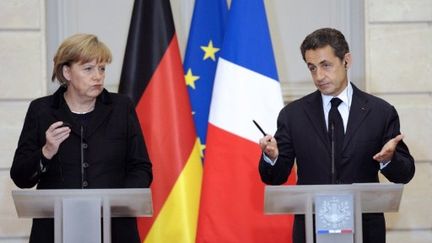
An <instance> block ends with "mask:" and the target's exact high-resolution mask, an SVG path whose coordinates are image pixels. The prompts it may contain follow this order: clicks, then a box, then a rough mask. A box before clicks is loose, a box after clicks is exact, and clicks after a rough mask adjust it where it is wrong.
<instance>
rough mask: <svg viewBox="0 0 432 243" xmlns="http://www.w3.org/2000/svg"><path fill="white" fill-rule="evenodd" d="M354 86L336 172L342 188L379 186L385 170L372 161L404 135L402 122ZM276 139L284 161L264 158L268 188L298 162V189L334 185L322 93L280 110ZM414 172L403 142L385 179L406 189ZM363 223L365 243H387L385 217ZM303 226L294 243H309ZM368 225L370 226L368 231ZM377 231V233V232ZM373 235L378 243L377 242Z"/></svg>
mask: <svg viewBox="0 0 432 243" xmlns="http://www.w3.org/2000/svg"><path fill="white" fill-rule="evenodd" d="M352 86H353V96H352V102H351V108H350V113H349V118H348V124H347V129H346V133H345V140H344V144H343V148H342V149H343V151H342V161H341V164H340V166H339V167H338V168H337V170H338V173H337V174H338V176H337V178H336V180H337V183H339V184H351V183H366V182H379V179H378V172H379V171H380V165H379V163H378V162H377V161H375V160H373V158H372V157H373V155H375V154H376V153H378V152H379V151H380V150H381V148H382V147H383V146H384V144H385V143H386V142H387V141H388V140H390V139H392V138H394V137H395V136H397V135H398V134H400V130H399V129H400V127H399V126H400V125H399V117H398V114H397V112H396V110H395V108H394V107H393V106H391V105H390V104H388V103H387V102H385V101H384V100H382V99H380V98H377V97H375V96H372V95H370V94H367V93H365V92H362V91H361V90H359V89H358V88H357V87H355V86H354V85H352ZM275 138H276V140H277V143H278V148H279V157H278V159H277V161H276V164H275V165H274V166H271V165H270V164H268V163H267V162H265V161H264V159H263V158H262V157H261V160H260V163H259V172H260V175H261V179H262V180H263V182H265V183H267V184H271V185H279V184H283V183H284V182H286V181H287V178H288V175H289V174H290V172H291V169H292V167H293V164H294V161H296V165H297V184H299V185H313V184H331V149H330V148H331V146H330V140H329V138H328V135H327V128H326V124H325V118H324V111H323V105H322V98H321V93H320V92H319V91H318V90H317V91H315V92H314V93H311V94H309V95H307V96H305V97H303V98H301V99H299V100H296V101H294V102H292V103H290V104H288V105H287V106H285V107H284V108H283V109H282V110H281V112H280V114H279V117H278V121H277V131H276V134H275ZM414 171H415V167H414V159H413V157H412V156H411V155H410V153H409V150H408V147H407V146H406V145H405V143H404V142H403V141H401V142H399V144H398V146H397V148H396V152H395V154H394V157H393V159H392V161H391V163H390V164H388V165H387V166H386V167H385V168H384V169H383V170H381V173H382V174H383V175H384V176H385V177H386V178H387V179H388V180H390V181H391V182H395V183H407V182H409V181H410V180H411V178H412V177H413V176H414ZM363 218H364V220H363V225H364V226H363V236H364V237H363V240H364V242H384V241H385V222H384V216H383V215H382V214H373V215H365V216H364V217H363ZM303 220H304V219H303V218H302V217H300V216H296V218H295V222H294V234H293V237H294V242H304V222H303ZM365 222H369V223H367V224H366V225H365ZM372 222H373V225H371V223H372ZM375 226H376V227H377V228H376V229H375V230H374V232H372V231H373V228H374V227H375ZM370 235H375V236H376V237H377V238H373V239H372V238H370V237H369V236H370ZM371 237H372V236H371ZM382 240H384V241H382Z"/></svg>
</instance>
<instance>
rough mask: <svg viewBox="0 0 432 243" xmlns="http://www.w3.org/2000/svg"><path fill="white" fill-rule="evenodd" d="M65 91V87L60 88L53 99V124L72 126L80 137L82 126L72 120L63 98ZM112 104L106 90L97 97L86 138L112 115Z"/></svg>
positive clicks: (73, 130)
mask: <svg viewBox="0 0 432 243" xmlns="http://www.w3.org/2000/svg"><path fill="white" fill-rule="evenodd" d="M65 91H66V88H65V87H60V88H59V89H58V90H57V91H56V92H55V93H54V95H53V97H52V108H53V116H54V118H55V120H54V121H53V122H56V121H63V122H67V123H69V124H71V130H72V132H73V133H75V134H76V135H78V136H80V134H81V127H80V124H78V123H76V122H75V121H74V119H73V118H72V116H71V115H70V111H69V108H68V107H67V104H66V102H65V100H64V98H63V93H64V92H65ZM111 103H112V101H111V98H110V94H109V93H108V91H106V90H105V89H104V90H103V91H102V93H101V94H100V95H99V96H98V97H97V100H96V105H95V109H94V111H93V112H94V113H93V114H92V117H91V119H90V122H89V124H88V127H87V130H86V131H85V134H84V136H85V137H86V138H88V137H90V136H91V134H93V132H94V131H95V130H96V129H97V128H98V127H99V126H100V125H101V124H102V122H103V121H104V120H105V118H106V117H107V116H108V115H109V114H110V112H111V110H112V107H111V106H110V105H109V104H111Z"/></svg>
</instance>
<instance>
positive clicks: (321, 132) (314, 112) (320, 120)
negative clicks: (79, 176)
mask: <svg viewBox="0 0 432 243" xmlns="http://www.w3.org/2000/svg"><path fill="white" fill-rule="evenodd" d="M304 111H305V113H306V115H307V116H308V118H309V120H310V122H311V123H312V126H313V128H314V129H315V131H316V133H317V135H318V137H319V138H320V139H321V140H322V142H323V143H324V144H325V145H326V147H327V149H328V150H329V151H330V141H329V138H328V136H327V127H326V124H325V118H324V111H323V105H322V98H321V93H320V92H319V91H318V90H317V91H316V92H314V93H312V94H311V95H310V96H308V97H306V107H305V109H304Z"/></svg>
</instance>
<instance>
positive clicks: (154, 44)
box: [119, 0, 202, 243]
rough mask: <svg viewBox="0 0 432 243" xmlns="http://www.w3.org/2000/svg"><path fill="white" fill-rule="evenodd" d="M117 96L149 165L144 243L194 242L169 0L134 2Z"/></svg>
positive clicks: (196, 154) (184, 104)
mask: <svg viewBox="0 0 432 243" xmlns="http://www.w3.org/2000/svg"><path fill="white" fill-rule="evenodd" d="M119 92H120V93H124V94H127V95H129V96H130V97H131V98H132V99H133V101H134V102H135V104H136V112H137V115H138V118H139V121H140V124H141V128H142V131H143V134H144V139H145V142H146V146H147V149H148V152H149V157H150V159H151V161H152V164H153V177H154V180H153V183H152V185H151V189H152V197H153V210H154V214H153V217H152V218H139V219H138V228H139V232H140V237H141V238H142V240H143V241H144V242H180V243H182V242H195V236H196V225H197V218H198V206H199V198H200V188H201V180H202V164H201V159H200V151H199V144H198V142H197V139H196V133H195V127H194V125H193V119H192V110H191V107H190V102H189V97H188V93H187V89H186V86H185V80H184V76H183V68H182V63H181V57H180V52H179V48H178V43H177V37H176V34H175V28H174V22H173V18H172V13H171V6H170V2H169V0H146V1H142V0H136V1H135V3H134V6H133V11H132V18H131V24H130V29H129V35H128V39H127V46H126V52H125V57H124V60H123V69H122V73H121V80H120V87H119Z"/></svg>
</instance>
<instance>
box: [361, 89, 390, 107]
mask: <svg viewBox="0 0 432 243" xmlns="http://www.w3.org/2000/svg"><path fill="white" fill-rule="evenodd" d="M353 98H354V99H355V98H358V99H361V100H363V101H364V102H365V103H368V104H370V105H373V106H378V107H387V108H390V107H393V106H392V105H391V104H390V103H389V102H387V101H386V100H384V99H383V98H381V97H378V96H376V95H373V94H370V93H366V92H364V91H362V90H360V89H354V93H353Z"/></svg>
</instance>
